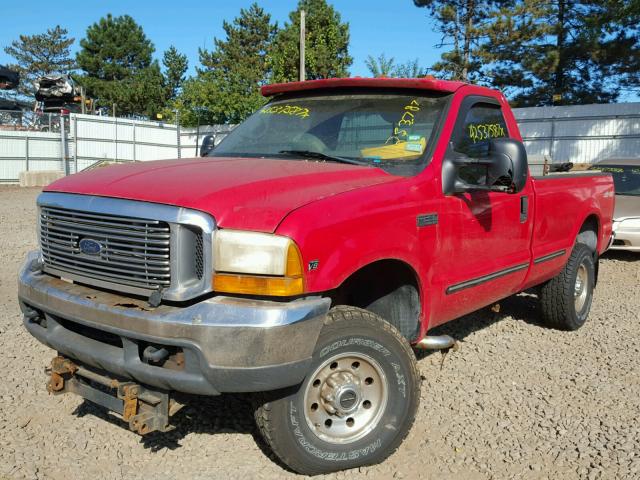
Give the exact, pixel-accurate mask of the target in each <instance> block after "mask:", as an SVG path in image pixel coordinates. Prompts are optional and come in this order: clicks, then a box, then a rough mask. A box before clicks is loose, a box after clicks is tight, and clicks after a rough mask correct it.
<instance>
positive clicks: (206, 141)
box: [200, 135, 216, 157]
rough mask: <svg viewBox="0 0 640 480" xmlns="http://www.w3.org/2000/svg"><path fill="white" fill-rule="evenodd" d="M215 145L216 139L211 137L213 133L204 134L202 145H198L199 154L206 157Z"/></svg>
mask: <svg viewBox="0 0 640 480" xmlns="http://www.w3.org/2000/svg"><path fill="white" fill-rule="evenodd" d="M215 146H216V141H215V139H214V138H213V135H206V136H205V137H204V138H203V139H202V145H200V156H201V157H206V156H207V155H208V154H209V152H210V151H211V150H213V149H214V148H215Z"/></svg>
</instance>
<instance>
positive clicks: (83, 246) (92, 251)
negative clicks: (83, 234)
mask: <svg viewBox="0 0 640 480" xmlns="http://www.w3.org/2000/svg"><path fill="white" fill-rule="evenodd" d="M78 246H79V247H80V251H81V252H82V253H84V254H87V255H98V254H99V253H100V252H101V251H102V244H101V243H100V242H96V241H95V240H91V239H90V238H83V239H82V240H80V242H78Z"/></svg>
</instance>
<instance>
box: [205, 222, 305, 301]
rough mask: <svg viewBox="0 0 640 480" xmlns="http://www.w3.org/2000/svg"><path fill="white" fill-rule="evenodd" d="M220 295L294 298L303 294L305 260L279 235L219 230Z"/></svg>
mask: <svg viewBox="0 0 640 480" xmlns="http://www.w3.org/2000/svg"><path fill="white" fill-rule="evenodd" d="M213 259H214V269H215V273H214V275H213V288H214V290H215V291H217V292H227V293H241V294H252V295H274V296H291V295H299V294H301V293H304V279H303V275H302V271H303V270H302V257H301V255H300V251H299V250H298V247H297V246H296V244H295V243H294V242H293V240H291V239H289V238H287V237H283V236H280V235H270V234H266V233H256V232H243V231H239V230H218V231H217V232H216V234H215V240H214V246H213Z"/></svg>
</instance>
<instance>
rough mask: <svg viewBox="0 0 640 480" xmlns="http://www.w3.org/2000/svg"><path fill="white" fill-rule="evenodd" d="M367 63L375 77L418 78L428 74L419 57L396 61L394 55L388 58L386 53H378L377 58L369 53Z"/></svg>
mask: <svg viewBox="0 0 640 480" xmlns="http://www.w3.org/2000/svg"><path fill="white" fill-rule="evenodd" d="M365 65H366V66H367V68H368V69H369V72H371V75H372V76H374V77H397V78H418V77H424V76H425V75H426V74H427V71H426V70H425V69H423V68H422V67H421V66H420V63H419V61H418V59H417V58H416V59H415V60H409V61H407V62H405V63H396V61H395V59H394V58H393V57H391V58H387V56H386V55H385V54H384V53H381V54H380V55H378V57H377V58H374V57H372V56H371V55H369V56H368V57H367V59H366V60H365Z"/></svg>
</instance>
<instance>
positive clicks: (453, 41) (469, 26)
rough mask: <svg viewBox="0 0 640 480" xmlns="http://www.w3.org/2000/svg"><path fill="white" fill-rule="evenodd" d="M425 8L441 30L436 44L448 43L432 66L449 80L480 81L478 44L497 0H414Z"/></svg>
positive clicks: (484, 35)
mask: <svg viewBox="0 0 640 480" xmlns="http://www.w3.org/2000/svg"><path fill="white" fill-rule="evenodd" d="M413 3H414V5H416V6H417V7H423V8H426V9H427V11H428V12H429V14H430V16H431V18H432V19H433V20H435V30H436V31H437V32H438V33H440V35H441V40H440V43H438V44H437V45H436V48H443V47H447V48H448V50H447V51H446V52H444V53H443V54H442V55H441V59H440V61H439V62H437V63H435V64H434V65H433V66H432V69H433V70H434V71H435V72H437V73H440V74H442V75H443V76H444V77H445V78H448V79H451V80H462V81H465V82H466V81H469V82H478V83H481V81H482V73H481V69H482V61H481V58H482V57H481V47H482V45H483V43H484V41H485V38H486V36H487V32H486V28H487V22H488V21H489V19H490V18H491V14H492V12H493V11H494V9H495V7H496V2H493V1H480V0H413Z"/></svg>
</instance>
